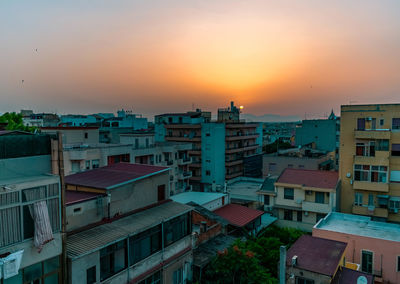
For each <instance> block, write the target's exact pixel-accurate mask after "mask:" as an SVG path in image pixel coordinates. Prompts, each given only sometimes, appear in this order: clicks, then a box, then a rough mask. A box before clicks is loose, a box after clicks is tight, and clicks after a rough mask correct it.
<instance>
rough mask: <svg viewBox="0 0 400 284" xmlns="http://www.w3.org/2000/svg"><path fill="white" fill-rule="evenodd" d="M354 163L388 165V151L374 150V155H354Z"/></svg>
mask: <svg viewBox="0 0 400 284" xmlns="http://www.w3.org/2000/svg"><path fill="white" fill-rule="evenodd" d="M354 164H361V165H363V164H365V165H381V166H387V165H389V151H375V155H374V156H357V155H354Z"/></svg>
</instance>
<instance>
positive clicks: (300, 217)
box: [296, 211, 303, 222]
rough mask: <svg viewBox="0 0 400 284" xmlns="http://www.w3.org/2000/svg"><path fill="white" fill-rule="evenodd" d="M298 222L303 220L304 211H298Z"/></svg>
mask: <svg viewBox="0 0 400 284" xmlns="http://www.w3.org/2000/svg"><path fill="white" fill-rule="evenodd" d="M296 215H297V222H303V212H302V211H297V213H296Z"/></svg>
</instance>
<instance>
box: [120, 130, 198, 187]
mask: <svg viewBox="0 0 400 284" xmlns="http://www.w3.org/2000/svg"><path fill="white" fill-rule="evenodd" d="M120 140H121V143H122V144H130V145H132V146H131V159H132V162H133V163H137V164H147V165H157V166H166V167H169V168H170V169H171V170H170V180H169V182H170V188H171V195H173V194H177V193H180V192H184V191H188V190H190V188H191V187H190V185H189V179H190V178H191V177H192V172H191V171H190V169H189V167H190V165H191V163H192V159H191V158H190V157H189V151H191V150H192V144H191V143H184V142H169V141H166V142H154V132H147V131H140V132H137V133H130V134H121V138H120Z"/></svg>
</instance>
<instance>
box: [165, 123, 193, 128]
mask: <svg viewBox="0 0 400 284" xmlns="http://www.w3.org/2000/svg"><path fill="white" fill-rule="evenodd" d="M164 126H165V128H166V129H201V124H185V123H180V124H164Z"/></svg>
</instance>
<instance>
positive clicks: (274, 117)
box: [240, 113, 301, 122]
mask: <svg viewBox="0 0 400 284" xmlns="http://www.w3.org/2000/svg"><path fill="white" fill-rule="evenodd" d="M240 118H241V119H245V120H246V121H253V122H292V121H300V120H301V118H300V116H298V115H286V116H285V115H279V114H264V115H254V114H251V113H242V114H240Z"/></svg>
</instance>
